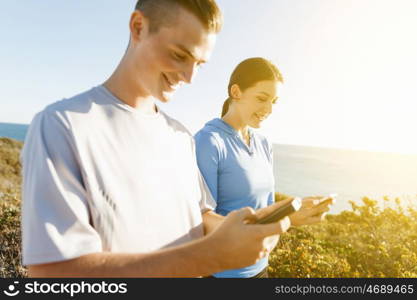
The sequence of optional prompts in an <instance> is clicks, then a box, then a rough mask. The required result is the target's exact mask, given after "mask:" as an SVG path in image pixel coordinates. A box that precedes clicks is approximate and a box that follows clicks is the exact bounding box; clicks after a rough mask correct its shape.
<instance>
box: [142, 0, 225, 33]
mask: <svg viewBox="0 0 417 300" xmlns="http://www.w3.org/2000/svg"><path fill="white" fill-rule="evenodd" d="M178 8H183V9H185V10H187V11H188V12H190V13H192V14H193V15H194V16H196V17H197V18H198V19H199V20H200V21H201V23H202V24H203V25H204V26H205V27H206V29H207V30H208V31H209V32H214V33H218V32H219V31H220V30H221V28H222V26H223V16H222V13H221V11H220V9H219V7H218V6H217V4H216V1H215V0H139V1H138V2H137V3H136V7H135V9H136V10H140V11H141V12H142V13H143V14H144V16H145V17H146V18H147V19H148V20H149V32H150V33H155V32H157V31H158V30H159V29H160V28H161V26H169V25H172V24H174V23H175V21H176V17H177V16H178V13H177V10H178Z"/></svg>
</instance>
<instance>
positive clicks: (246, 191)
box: [195, 58, 284, 278]
mask: <svg viewBox="0 0 417 300" xmlns="http://www.w3.org/2000/svg"><path fill="white" fill-rule="evenodd" d="M283 81H284V80H283V78H282V75H281V73H280V72H279V70H278V68H277V67H276V66H274V65H273V64H272V63H271V62H269V61H268V60H266V59H263V58H250V59H247V60H244V61H243V62H241V63H240V64H239V65H238V66H237V67H236V69H235V70H234V72H233V73H232V76H231V78H230V82H229V87H228V93H229V98H228V99H227V100H226V101H225V103H224V105H223V111H222V115H221V119H219V118H216V119H214V120H212V121H210V122H208V123H207V124H206V125H205V127H204V128H203V129H201V130H200V131H199V132H198V133H197V134H196V136H195V140H196V150H197V160H198V166H199V168H200V171H201V173H202V174H203V176H204V178H205V180H206V182H207V184H208V186H209V188H210V191H211V193H212V195H213V197H214V199H215V200H216V202H217V208H216V212H217V213H218V214H220V215H223V216H226V215H227V214H228V213H229V212H231V211H233V210H236V209H240V208H242V207H245V206H250V207H252V208H253V209H255V210H257V209H259V208H263V207H266V206H268V205H271V204H272V203H274V174H273V167H272V145H271V144H270V143H269V142H268V140H267V139H266V138H265V137H263V136H262V135H260V134H259V133H257V132H255V131H253V130H252V128H259V127H260V125H261V122H262V121H264V120H265V119H266V118H268V116H269V115H270V114H271V112H272V106H273V104H274V103H275V102H276V101H277V99H278V96H277V94H278V91H279V88H280V84H282V83H283ZM267 266H268V257H265V258H263V259H261V260H259V261H258V262H257V263H256V264H255V265H252V266H248V267H246V268H243V269H238V270H229V271H224V272H221V273H216V274H214V277H245V278H248V277H267Z"/></svg>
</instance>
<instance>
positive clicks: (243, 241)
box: [207, 204, 291, 270]
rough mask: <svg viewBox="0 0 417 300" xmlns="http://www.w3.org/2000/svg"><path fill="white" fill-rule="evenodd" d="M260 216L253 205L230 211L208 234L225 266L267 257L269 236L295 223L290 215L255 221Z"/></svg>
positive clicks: (212, 249)
mask: <svg viewBox="0 0 417 300" xmlns="http://www.w3.org/2000/svg"><path fill="white" fill-rule="evenodd" d="M281 205H282V204H281ZM256 220H257V213H255V212H254V210H253V209H252V208H249V207H246V208H242V209H239V210H236V211H233V212H231V213H230V214H228V215H227V217H226V218H225V219H224V221H223V222H222V223H221V224H220V225H219V226H218V227H217V228H216V229H215V230H214V231H213V232H212V233H210V234H209V235H208V236H207V239H208V240H209V244H210V246H209V249H211V252H212V254H213V255H214V257H216V259H217V261H218V262H219V263H220V265H221V269H222V270H224V269H237V268H243V267H246V266H250V265H253V264H254V263H256V262H257V261H258V260H259V259H261V258H264V257H266V256H267V255H268V253H269V252H270V251H271V250H272V249H271V241H270V239H272V238H269V237H271V236H276V235H279V234H282V233H284V232H285V231H287V230H288V228H289V227H290V225H291V224H290V220H289V218H288V217H286V218H284V219H282V220H281V221H279V222H275V223H272V224H253V223H254V222H255V221H256Z"/></svg>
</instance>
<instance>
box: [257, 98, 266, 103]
mask: <svg viewBox="0 0 417 300" xmlns="http://www.w3.org/2000/svg"><path fill="white" fill-rule="evenodd" d="M258 100H259V101H260V102H265V101H266V99H264V98H258Z"/></svg>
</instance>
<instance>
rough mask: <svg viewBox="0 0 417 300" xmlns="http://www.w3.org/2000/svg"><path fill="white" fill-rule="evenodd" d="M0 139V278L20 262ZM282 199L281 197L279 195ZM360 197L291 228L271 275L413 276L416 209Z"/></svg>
mask: <svg viewBox="0 0 417 300" xmlns="http://www.w3.org/2000/svg"><path fill="white" fill-rule="evenodd" d="M21 148H22V143H20V142H17V141H13V140H11V139H6V138H0V277H24V276H27V273H26V269H25V268H23V267H22V266H21V260H20V256H21V253H20V244H21V236H20V199H21V194H20V184H21V174H20V172H21V166H20V162H19V154H20V151H21ZM282 198H285V196H284V195H283V196H282ZM384 201H385V203H387V204H388V203H391V202H394V204H395V205H394V206H393V207H391V208H388V207H389V205H387V207H386V208H384V209H381V208H379V207H378V206H377V202H376V201H375V200H372V199H369V198H366V197H365V198H363V199H362V203H361V204H360V205H358V204H355V203H353V202H352V203H351V205H352V210H351V211H344V212H342V213H340V214H338V215H329V216H327V218H326V220H325V221H324V222H322V223H320V224H318V225H313V226H303V227H299V228H292V229H290V230H289V232H287V233H285V234H283V235H282V236H281V239H280V242H279V244H278V246H277V247H276V248H275V250H274V251H273V252H272V253H271V256H270V260H269V262H270V267H269V271H270V275H271V277H302V278H307V277H417V210H416V209H415V208H411V207H408V208H405V207H402V206H401V204H400V201H399V199H394V200H391V199H388V198H385V199H384Z"/></svg>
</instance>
